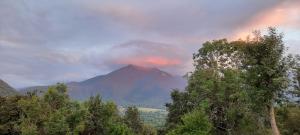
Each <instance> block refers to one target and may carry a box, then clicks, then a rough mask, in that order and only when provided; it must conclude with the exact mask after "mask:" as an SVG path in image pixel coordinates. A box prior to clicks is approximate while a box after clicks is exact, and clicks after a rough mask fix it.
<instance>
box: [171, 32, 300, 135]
mask: <svg viewBox="0 0 300 135" xmlns="http://www.w3.org/2000/svg"><path fill="white" fill-rule="evenodd" d="M254 35H255V36H254V38H253V39H250V38H248V39H247V40H246V41H242V40H239V41H233V42H228V41H227V40H226V39H222V40H214V41H212V42H206V43H204V44H203V47H202V48H200V49H199V51H198V53H196V54H194V65H195V71H193V72H192V73H191V75H190V76H189V80H188V81H189V84H188V87H187V88H186V90H185V91H184V92H178V91H174V92H173V93H172V94H171V96H172V103H169V104H167V109H168V111H169V114H168V118H167V123H166V133H167V134H168V135H174V134H184V135H195V134H199V135H201V134H216V135H226V134H228V135H229V134H232V135H240V134H244V135H247V134H249V135H250V134H251V135H253V134H258V135H265V134H274V135H279V134H280V131H281V134H286V135H291V134H300V132H299V129H300V121H299V117H300V113H299V110H300V107H299V81H300V74H299V73H300V72H299V67H300V66H299V62H298V60H299V58H295V57H292V56H287V55H286V54H285V53H284V51H285V47H284V43H283V41H282V34H278V33H277V31H276V30H275V29H274V28H270V29H269V33H268V35H264V36H261V34H260V32H255V33H254ZM274 108H275V109H274ZM275 110H277V111H275ZM276 114H277V115H276ZM200 117H201V118H200ZM276 117H277V121H276ZM197 119H198V120H197ZM278 127H279V128H278Z"/></svg>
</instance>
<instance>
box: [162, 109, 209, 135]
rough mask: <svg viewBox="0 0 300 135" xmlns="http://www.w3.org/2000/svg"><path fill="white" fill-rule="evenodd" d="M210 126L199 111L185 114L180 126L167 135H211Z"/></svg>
mask: <svg viewBox="0 0 300 135" xmlns="http://www.w3.org/2000/svg"><path fill="white" fill-rule="evenodd" d="M211 129H212V125H211V122H210V120H209V118H208V117H207V115H206V114H205V113H204V111H203V110H201V109H195V110H194V111H192V112H190V113H187V114H185V115H184V116H183V117H182V124H180V125H178V126H177V127H176V128H175V129H173V130H171V131H170V132H169V133H167V135H208V134H211V133H210V132H211Z"/></svg>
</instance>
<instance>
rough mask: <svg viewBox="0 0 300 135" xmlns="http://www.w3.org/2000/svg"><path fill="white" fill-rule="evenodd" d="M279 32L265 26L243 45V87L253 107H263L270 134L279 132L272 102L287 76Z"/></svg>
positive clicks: (285, 82) (279, 93)
mask: <svg viewBox="0 0 300 135" xmlns="http://www.w3.org/2000/svg"><path fill="white" fill-rule="evenodd" d="M282 38H283V36H282V34H278V33H277V31H276V29H275V28H269V34H268V35H264V36H261V35H260V34H256V37H255V39H254V40H252V41H249V42H248V43H247V46H246V47H245V50H244V54H245V59H244V60H245V63H244V65H245V66H244V67H245V71H246V82H247V88H248V92H249V95H250V99H252V102H253V103H254V104H253V105H254V108H255V109H254V110H256V111H260V112H259V113H262V112H264V111H265V110H267V112H268V113H267V116H268V117H269V122H270V125H271V128H272V132H273V134H274V135H279V134H280V132H279V130H278V127H277V124H276V120H275V112H274V105H275V103H276V102H278V101H280V100H281V99H282V95H284V92H285V90H286V89H287V87H288V84H289V79H288V74H287V71H288V69H289V67H288V65H289V64H288V63H286V59H287V57H285V56H284V51H285V47H284V43H283V41H282Z"/></svg>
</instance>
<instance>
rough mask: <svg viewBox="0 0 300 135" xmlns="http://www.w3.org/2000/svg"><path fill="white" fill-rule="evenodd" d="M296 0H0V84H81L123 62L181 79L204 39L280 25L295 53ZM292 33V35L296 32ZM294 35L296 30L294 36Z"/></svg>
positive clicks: (115, 67) (240, 33)
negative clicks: (84, 80)
mask: <svg viewBox="0 0 300 135" xmlns="http://www.w3.org/2000/svg"><path fill="white" fill-rule="evenodd" d="M299 5H300V4H299V1H298V0H285V1H282V0H263V1H262V0H239V1H233V0H222V1H217V2H212V1H211V0H184V1H182V0H161V1H155V2H154V1H150V0H148V1H141V0H130V1H122V0H110V1H104V0H85V1H82V0H72V1H69V0H51V1H49V0H39V1H36V0H1V1H0V17H1V19H0V61H1V63H0V67H1V68H0V78H1V79H4V80H7V81H8V82H9V83H11V84H12V85H13V86H15V87H25V86H30V85H38V84H51V83H54V82H57V81H80V80H83V79H87V78H89V77H93V76H96V75H99V74H105V73H108V72H110V71H112V70H114V69H117V68H119V67H121V66H124V65H126V64H137V65H144V66H156V67H158V68H162V69H163V70H166V71H168V72H171V73H173V74H179V75H182V74H184V73H186V72H188V71H190V70H191V69H192V54H193V53H194V52H196V51H197V49H199V48H200V47H201V44H202V43H203V42H204V41H206V40H212V39H216V38H226V37H227V38H232V37H234V38H237V37H243V36H244V35H246V34H245V33H247V34H248V33H250V32H251V31H252V30H253V29H261V28H265V27H267V26H278V28H279V29H280V30H281V31H283V32H286V39H287V43H289V44H291V47H292V48H293V50H297V49H299V47H298V46H297V44H299V40H298V39H297V38H299V36H298V35H299V34H298V33H299V29H298V28H299V24H300V23H299V20H300V18H299V9H300V8H299ZM293 29H294V30H293ZM293 31H295V32H293Z"/></svg>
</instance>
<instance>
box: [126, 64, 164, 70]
mask: <svg viewBox="0 0 300 135" xmlns="http://www.w3.org/2000/svg"><path fill="white" fill-rule="evenodd" d="M124 68H125V69H126V68H128V69H135V70H143V71H149V70H159V69H157V68H151V67H144V66H138V65H133V64H129V65H127V66H126V67H124Z"/></svg>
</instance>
